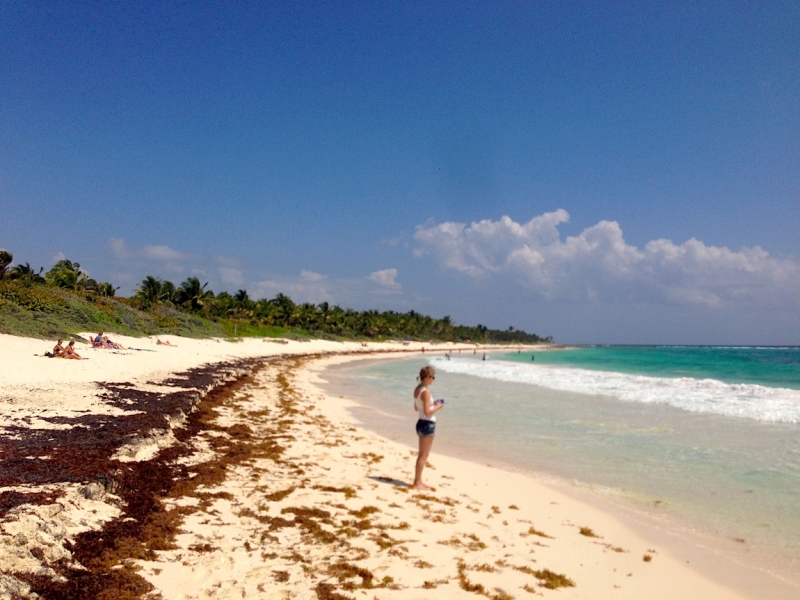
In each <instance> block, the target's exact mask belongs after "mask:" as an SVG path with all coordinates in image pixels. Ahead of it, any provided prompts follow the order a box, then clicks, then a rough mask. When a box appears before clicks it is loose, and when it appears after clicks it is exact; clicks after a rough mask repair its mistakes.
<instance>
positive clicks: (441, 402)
mask: <svg viewBox="0 0 800 600" xmlns="http://www.w3.org/2000/svg"><path fill="white" fill-rule="evenodd" d="M434 404H444V398H439V399H438V400H436V401H435V402H434Z"/></svg>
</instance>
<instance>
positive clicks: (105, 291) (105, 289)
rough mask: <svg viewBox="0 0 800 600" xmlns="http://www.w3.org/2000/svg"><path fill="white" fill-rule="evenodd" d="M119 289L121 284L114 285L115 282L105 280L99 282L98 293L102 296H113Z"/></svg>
mask: <svg viewBox="0 0 800 600" xmlns="http://www.w3.org/2000/svg"><path fill="white" fill-rule="evenodd" d="M118 289H119V286H117V287H114V285H113V284H111V283H109V282H107V281H104V282H103V283H99V284H98V285H97V293H98V294H100V295H101V296H105V297H106V298H113V297H114V296H115V295H116V293H117V290H118Z"/></svg>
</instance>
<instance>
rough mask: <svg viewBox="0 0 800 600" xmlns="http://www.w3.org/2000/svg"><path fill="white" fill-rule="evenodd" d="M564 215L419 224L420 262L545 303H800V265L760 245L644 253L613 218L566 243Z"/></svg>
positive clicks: (663, 244) (663, 247) (654, 247)
mask: <svg viewBox="0 0 800 600" xmlns="http://www.w3.org/2000/svg"><path fill="white" fill-rule="evenodd" d="M567 221H569V214H568V213H567V211H565V210H563V209H559V210H557V211H554V212H549V213H545V214H543V215H540V216H537V217H534V218H533V219H531V220H530V221H528V222H527V223H517V222H515V221H513V220H512V219H511V218H509V217H507V216H504V217H502V218H501V219H500V220H498V221H492V220H489V219H486V220H483V221H479V222H474V223H471V224H470V225H466V224H464V223H452V222H446V223H441V224H438V225H437V224H432V225H419V226H417V229H416V233H415V234H414V240H415V241H416V243H417V247H416V249H415V254H416V255H417V256H426V255H427V256H431V257H432V258H433V259H434V260H436V261H437V262H438V263H439V264H440V265H441V266H442V267H443V268H445V269H449V270H453V271H457V272H459V273H463V274H464V275H467V276H469V277H472V278H493V279H498V278H506V279H511V280H513V281H515V282H516V283H517V284H519V285H521V286H524V287H526V288H528V289H530V290H532V291H533V292H534V293H536V294H538V295H540V296H541V297H542V298H544V299H546V300H550V301H553V300H571V301H586V300H591V299H595V298H597V299H603V300H611V301H622V300H628V301H645V302H653V301H658V302H668V303H675V304H686V305H706V306H736V305H742V304H760V305H764V304H765V303H766V304H769V305H782V306H791V305H797V304H798V299H797V290H798V289H800V261H798V260H796V259H779V258H776V257H773V256H771V255H770V254H769V253H768V252H766V251H764V250H762V249H761V248H759V247H753V248H742V249H741V250H739V251H732V250H730V249H728V248H725V247H716V246H707V245H705V244H704V243H703V242H701V241H699V240H696V239H694V238H693V239H690V240H688V241H686V242H684V243H683V244H675V243H673V242H672V241H670V240H666V239H659V240H653V241H651V242H648V243H647V244H646V245H645V247H644V248H642V249H640V248H637V247H635V246H631V245H629V244H628V243H626V242H625V239H624V237H623V234H622V228H621V227H620V225H619V224H618V223H616V222H614V221H600V222H599V223H597V224H596V225H594V226H592V227H589V228H587V229H585V230H584V231H583V232H582V233H581V234H580V235H577V236H570V237H567V238H566V239H562V237H561V234H560V232H559V230H558V227H559V225H560V224H562V223H565V222H567Z"/></svg>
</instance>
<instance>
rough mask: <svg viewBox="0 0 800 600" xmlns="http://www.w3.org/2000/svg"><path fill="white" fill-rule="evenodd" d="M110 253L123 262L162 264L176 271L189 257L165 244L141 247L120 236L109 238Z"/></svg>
mask: <svg viewBox="0 0 800 600" xmlns="http://www.w3.org/2000/svg"><path fill="white" fill-rule="evenodd" d="M107 246H108V249H109V251H110V252H111V255H112V256H113V257H114V258H115V259H116V260H117V262H119V263H123V264H149V265H164V266H166V267H167V268H169V269H171V270H173V271H177V270H180V269H181V268H183V263H184V262H185V261H186V260H187V259H189V258H191V257H190V256H188V255H187V254H184V253H183V252H179V251H178V250H175V249H174V248H170V247H169V246H166V245H147V246H142V247H141V248H135V247H131V246H129V245H128V244H127V243H126V242H125V240H123V239H122V238H110V239H109V240H108V243H107Z"/></svg>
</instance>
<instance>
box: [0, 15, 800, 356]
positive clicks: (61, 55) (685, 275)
mask: <svg viewBox="0 0 800 600" xmlns="http://www.w3.org/2000/svg"><path fill="white" fill-rule="evenodd" d="M135 4H136V6H135V7H134V6H132V5H130V6H127V7H126V6H116V5H114V4H112V3H94V2H91V3H89V2H87V3H77V2H75V3H36V4H34V3H10V2H7V3H2V4H0V82H1V84H0V215H2V216H0V247H3V248H6V249H8V250H9V251H11V252H13V253H14V255H15V258H16V259H17V260H18V261H23V262H24V261H28V262H30V263H32V264H33V265H34V266H36V267H38V266H44V267H46V268H48V267H49V266H50V265H51V264H53V262H54V260H56V259H57V258H58V257H60V256H66V257H68V258H70V259H71V260H74V261H78V262H80V263H81V265H83V266H84V267H85V268H86V269H87V270H88V271H89V272H90V274H91V275H92V276H94V277H96V278H99V279H104V280H110V281H112V282H114V283H115V285H119V286H121V287H122V290H121V292H124V293H130V292H131V291H132V289H133V288H134V286H135V285H136V283H137V282H138V281H140V280H141V279H142V278H143V277H144V275H147V274H152V275H158V276H161V277H163V278H166V279H170V280H172V281H174V282H176V283H179V282H180V281H182V280H183V279H184V278H185V277H186V276H188V275H192V274H197V275H198V276H199V277H201V278H202V279H203V280H204V281H209V282H210V287H211V288H212V289H214V290H215V291H217V292H218V291H222V290H224V289H228V290H230V291H235V290H236V289H239V288H245V289H248V290H249V291H250V293H251V295H253V296H255V297H264V296H266V297H272V296H274V295H275V294H276V293H277V292H279V291H282V292H284V293H287V294H288V295H290V296H291V297H292V298H293V299H295V300H296V301H313V302H320V301H322V300H326V301H329V302H333V303H339V304H341V305H342V306H350V307H354V308H359V309H362V308H380V309H389V308H391V309H395V310H401V311H405V310H409V309H412V308H413V309H415V310H418V311H421V312H425V313H429V314H432V315H434V316H442V315H445V314H448V315H451V316H452V317H453V319H454V320H456V321H457V322H460V323H467V324H475V323H478V322H480V323H483V324H486V325H489V326H492V327H499V328H506V327H508V326H509V325H513V326H515V327H518V328H524V329H526V330H529V331H534V332H536V333H539V334H540V335H553V336H554V337H555V338H556V339H557V340H560V341H564V342H601V343H602V342H605V343H734V344H736V343H755V344H768V343H772V344H786V343H794V344H797V343H800V300H798V298H799V297H800V293H798V292H800V258H799V257H800V242H799V241H798V239H800V236H798V232H799V231H800V35H798V33H797V32H798V31H800V5H799V4H797V3H796V2H778V1H775V2H768V3H757V2H723V3H720V2H678V3H597V2H529V3H521V2H508V3H504V2H493V3H471V4H467V5H465V6H458V5H457V4H456V5H454V4H453V3H411V2H402V3H401V2H398V3H389V2H386V3H373V2H364V3H346V4H345V3H341V2H340V3H321V2H320V3H306V2H291V3H289V2H286V3H281V2H269V3H267V2H264V3H256V2H250V3H248V2H240V3H215V2H197V3H144V2H141V3H135ZM664 4H669V6H664ZM504 217H507V218H506V219H504ZM526 224H527V225H526Z"/></svg>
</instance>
